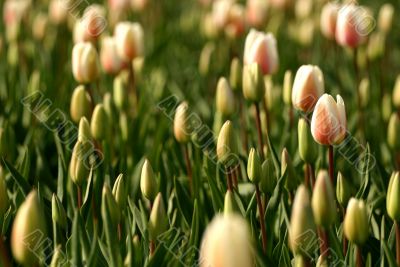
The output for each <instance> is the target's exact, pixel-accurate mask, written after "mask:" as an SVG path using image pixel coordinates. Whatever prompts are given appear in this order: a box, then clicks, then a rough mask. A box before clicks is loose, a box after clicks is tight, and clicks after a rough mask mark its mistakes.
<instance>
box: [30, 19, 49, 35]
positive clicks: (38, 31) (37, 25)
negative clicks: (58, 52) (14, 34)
mask: <svg viewBox="0 0 400 267" xmlns="http://www.w3.org/2000/svg"><path fill="white" fill-rule="evenodd" d="M48 21H49V19H48V17H47V15H45V14H43V13H39V14H37V15H36V16H35V19H34V20H33V24H32V35H33V37H35V39H36V40H38V41H42V40H43V38H44V37H45V36H46V30H47V25H48Z"/></svg>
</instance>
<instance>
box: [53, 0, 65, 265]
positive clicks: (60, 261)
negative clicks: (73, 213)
mask: <svg viewBox="0 0 400 267" xmlns="http://www.w3.org/2000/svg"><path fill="white" fill-rule="evenodd" d="M57 1H59V0H57ZM67 261H68V259H67V257H66V255H65V254H64V253H63V251H62V250H61V245H58V246H57V247H56V248H55V249H54V254H53V257H52V258H51V262H50V267H59V266H65V265H66V264H67Z"/></svg>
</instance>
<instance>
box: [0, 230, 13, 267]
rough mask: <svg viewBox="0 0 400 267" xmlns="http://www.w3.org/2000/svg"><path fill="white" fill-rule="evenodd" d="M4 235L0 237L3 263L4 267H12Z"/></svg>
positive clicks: (0, 251)
mask: <svg viewBox="0 0 400 267" xmlns="http://www.w3.org/2000/svg"><path fill="white" fill-rule="evenodd" d="M3 238H4V237H3V235H0V253H1V262H0V263H3V264H2V266H4V267H11V263H10V259H9V258H8V253H7V249H6V246H5V245H4V241H3Z"/></svg>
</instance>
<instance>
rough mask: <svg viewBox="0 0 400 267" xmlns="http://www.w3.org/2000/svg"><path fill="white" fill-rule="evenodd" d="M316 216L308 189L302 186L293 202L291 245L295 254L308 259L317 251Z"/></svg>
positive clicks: (290, 231) (290, 232) (290, 229)
mask: <svg viewBox="0 0 400 267" xmlns="http://www.w3.org/2000/svg"><path fill="white" fill-rule="evenodd" d="M317 238H318V236H317V233H316V226H315V222H314V215H313V211H312V209H311V203H310V196H309V193H308V191H307V188H306V187H305V186H304V185H300V187H299V188H298V189H297V192H296V195H295V197H294V201H293V207H292V215H291V217H290V227H289V245H290V248H291V249H292V251H293V253H295V254H299V255H303V256H305V257H307V256H308V255H312V253H314V251H315V249H316V244H318V242H317Z"/></svg>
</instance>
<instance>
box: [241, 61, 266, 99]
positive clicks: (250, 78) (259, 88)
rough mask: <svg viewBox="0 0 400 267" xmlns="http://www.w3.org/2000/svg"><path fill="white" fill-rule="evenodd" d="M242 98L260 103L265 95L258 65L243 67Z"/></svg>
mask: <svg viewBox="0 0 400 267" xmlns="http://www.w3.org/2000/svg"><path fill="white" fill-rule="evenodd" d="M242 89H243V96H244V98H245V99H246V100H248V101H252V102H260V101H261V100H262V99H263V97H264V94H265V84H264V78H263V75H262V73H261V70H260V67H259V66H258V64H256V63H254V64H251V65H246V66H244V67H243V88H242Z"/></svg>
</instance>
